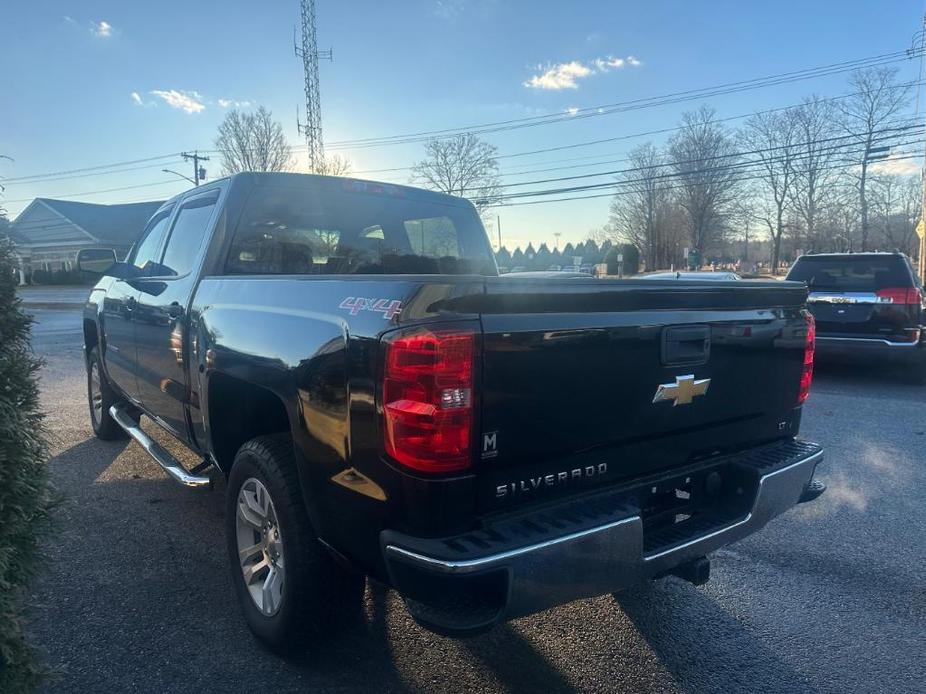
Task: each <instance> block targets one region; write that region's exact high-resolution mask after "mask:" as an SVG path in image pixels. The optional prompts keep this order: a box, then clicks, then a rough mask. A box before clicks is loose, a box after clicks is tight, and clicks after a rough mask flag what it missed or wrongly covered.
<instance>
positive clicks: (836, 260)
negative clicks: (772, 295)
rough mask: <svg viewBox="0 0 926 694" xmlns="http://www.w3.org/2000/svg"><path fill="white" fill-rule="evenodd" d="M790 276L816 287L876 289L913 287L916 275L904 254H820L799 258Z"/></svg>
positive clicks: (843, 289)
mask: <svg viewBox="0 0 926 694" xmlns="http://www.w3.org/2000/svg"><path fill="white" fill-rule="evenodd" d="M787 279H789V280H793V281H796V282H806V283H807V286H808V287H809V288H810V289H811V290H812V291H813V290H828V291H839V292H874V291H877V290H879V289H886V288H889V287H908V286H910V287H912V286H913V279H912V277H911V276H910V272H909V270H908V269H907V264H906V262H904V260H903V258H901V257H900V256H890V255H887V256H854V257H853V256H831V257H825V256H816V257H813V256H811V257H808V256H805V257H802V258H799V259H798V260H797V262H796V263H795V264H794V267H792V268H791V272H789V273H788V277H787Z"/></svg>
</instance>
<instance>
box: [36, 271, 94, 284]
mask: <svg viewBox="0 0 926 694" xmlns="http://www.w3.org/2000/svg"><path fill="white" fill-rule="evenodd" d="M89 282H90V280H88V279H87V278H86V277H83V276H81V273H80V272H78V271H77V270H33V271H32V272H31V273H30V274H29V275H27V276H26V284H88V283H89Z"/></svg>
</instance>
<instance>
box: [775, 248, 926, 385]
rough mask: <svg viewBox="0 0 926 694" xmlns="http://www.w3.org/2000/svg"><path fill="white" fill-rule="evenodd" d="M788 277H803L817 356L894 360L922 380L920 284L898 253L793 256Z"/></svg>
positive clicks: (925, 356) (925, 358)
mask: <svg viewBox="0 0 926 694" xmlns="http://www.w3.org/2000/svg"><path fill="white" fill-rule="evenodd" d="M787 279H789V280H794V281H797V282H806V283H807V287H808V289H809V290H810V295H809V297H808V299H807V305H808V308H809V309H810V311H811V313H812V314H813V316H814V318H815V319H816V330H817V342H816V350H817V354H818V355H820V356H821V357H824V358H825V357H826V356H828V355H830V356H832V355H838V356H871V357H873V358H881V357H884V358H888V359H892V360H895V361H899V362H901V363H903V364H905V365H907V366H908V367H910V368H911V369H912V373H913V375H914V376H915V377H916V379H917V380H919V381H926V350H924V349H923V345H924V334H923V309H924V303H923V300H924V297H923V288H922V285H921V284H920V282H919V279H918V277H917V273H916V271H915V270H914V269H913V266H912V265H911V263H910V260H909V259H908V258H907V256H905V255H904V254H902V253H821V254H816V255H805V256H801V257H800V258H798V259H797V261H796V262H795V263H794V265H793V266H792V267H791V271H790V272H789V273H788V277H787Z"/></svg>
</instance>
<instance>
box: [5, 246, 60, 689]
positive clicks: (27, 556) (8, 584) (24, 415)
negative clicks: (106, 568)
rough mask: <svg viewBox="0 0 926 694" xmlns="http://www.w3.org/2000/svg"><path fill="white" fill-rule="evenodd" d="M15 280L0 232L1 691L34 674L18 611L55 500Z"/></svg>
mask: <svg viewBox="0 0 926 694" xmlns="http://www.w3.org/2000/svg"><path fill="white" fill-rule="evenodd" d="M17 284H18V273H15V272H14V264H13V254H12V245H11V244H10V242H9V240H8V239H6V238H4V237H3V236H2V235H0V692H21V691H30V690H32V689H33V688H34V687H35V686H36V685H37V684H38V682H39V680H40V678H41V674H42V673H41V668H40V666H39V665H38V664H37V661H36V659H35V654H34V652H33V649H32V648H30V647H29V645H28V644H27V643H26V641H25V638H24V635H23V612H24V608H25V596H26V586H27V585H28V583H29V582H30V581H31V580H32V579H33V578H34V577H35V574H36V571H37V569H38V565H39V556H40V548H41V541H42V539H43V536H44V535H45V533H46V531H47V530H48V527H49V523H50V514H51V509H52V507H53V505H54V493H53V491H52V488H51V485H50V482H49V476H48V468H47V466H46V461H47V458H48V449H47V446H46V443H45V438H44V432H43V426H42V419H43V418H42V414H41V412H40V410H39V392H38V370H39V368H40V366H41V362H40V361H39V360H38V359H36V357H35V356H34V354H33V352H32V348H31V346H30V344H29V335H30V331H31V324H32V320H31V318H30V317H29V316H27V315H26V314H25V313H23V311H22V310H21V308H20V305H19V303H20V302H19V299H17V298H16V285H17Z"/></svg>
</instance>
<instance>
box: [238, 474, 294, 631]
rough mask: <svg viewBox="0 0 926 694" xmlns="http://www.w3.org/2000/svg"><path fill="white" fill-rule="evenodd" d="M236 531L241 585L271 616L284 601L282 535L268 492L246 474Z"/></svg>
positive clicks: (258, 606)
mask: <svg viewBox="0 0 926 694" xmlns="http://www.w3.org/2000/svg"><path fill="white" fill-rule="evenodd" d="M237 507H238V511H237V514H236V516H237V517H236V523H235V527H236V534H237V540H238V560H239V562H240V564H241V573H242V576H243V577H244V585H245V586H246V587H247V589H248V593H249V594H250V596H251V599H252V600H253V601H254V605H255V606H256V607H257V609H259V610H260V612H261V614H263V615H265V616H267V617H272V616H273V615H275V614H276V613H277V612H278V611H279V609H280V605H281V604H282V602H283V577H284V563H283V535H282V533H281V531H280V524H279V522H278V520H277V515H276V509H275V508H274V506H273V500H272V499H271V498H270V492H269V491H267V488H266V487H265V486H264V484H263V483H262V482H261V481H260V480H258V479H256V478H254V477H249V478H248V479H246V480H245V481H244V484H242V485H241V489H240V490H239V491H238V504H237Z"/></svg>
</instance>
